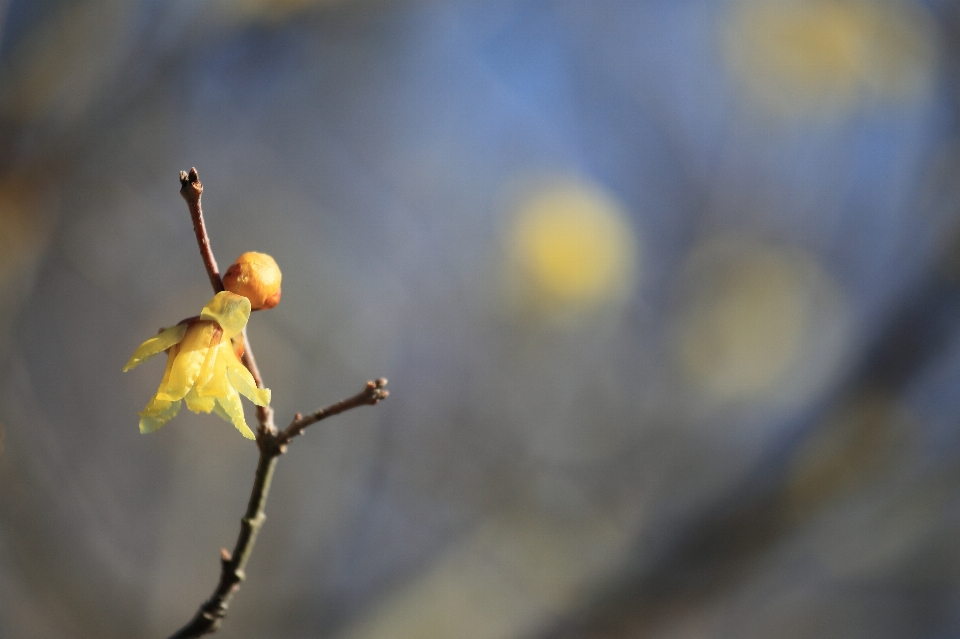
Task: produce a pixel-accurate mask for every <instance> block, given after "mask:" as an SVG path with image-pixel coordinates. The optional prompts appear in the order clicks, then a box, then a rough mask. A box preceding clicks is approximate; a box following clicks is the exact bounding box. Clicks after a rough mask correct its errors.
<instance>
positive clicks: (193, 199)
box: [180, 168, 223, 293]
mask: <svg viewBox="0 0 960 639" xmlns="http://www.w3.org/2000/svg"><path fill="white" fill-rule="evenodd" d="M180 195H182V196H183V199H184V200H186V201H187V207H189V209H190V219H192V220H193V232H194V234H195V235H196V236H197V244H199V245H200V257H201V258H203V266H204V267H205V268H206V269H207V277H209V278H210V284H211V285H213V292H214V293H219V292H220V291H222V290H223V280H221V279H220V271H219V270H218V269H217V260H216V259H214V257H213V250H212V249H211V248H210V238H209V237H208V236H207V227H206V225H205V224H204V223H203V210H202V209H201V208H200V196H201V195H203V184H201V183H200V175H199V174H197V169H196V168H191V169H190V172H189V173H187V172H186V171H180Z"/></svg>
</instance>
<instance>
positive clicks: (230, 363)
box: [222, 350, 270, 406]
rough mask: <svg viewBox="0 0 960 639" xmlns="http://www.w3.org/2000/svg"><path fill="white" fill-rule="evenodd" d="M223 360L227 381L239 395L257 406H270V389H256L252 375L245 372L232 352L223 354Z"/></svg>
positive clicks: (241, 363)
mask: <svg viewBox="0 0 960 639" xmlns="http://www.w3.org/2000/svg"><path fill="white" fill-rule="evenodd" d="M222 356H223V358H224V359H225V360H226V364H227V379H229V380H230V383H231V384H233V387H234V388H236V389H237V390H238V391H240V393H242V394H243V395H244V396H245V397H246V398H247V399H249V400H250V401H251V402H253V403H254V404H256V405H258V406H267V405H269V404H270V389H269V388H257V383H256V382H255V381H253V375H251V374H250V371H249V370H247V367H246V366H244V365H243V362H241V361H240V360H239V359H237V355H236V353H234V352H233V350H229V351H227V352H225V353H223V355H222Z"/></svg>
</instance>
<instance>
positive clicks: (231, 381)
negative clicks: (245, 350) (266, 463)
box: [123, 291, 270, 439]
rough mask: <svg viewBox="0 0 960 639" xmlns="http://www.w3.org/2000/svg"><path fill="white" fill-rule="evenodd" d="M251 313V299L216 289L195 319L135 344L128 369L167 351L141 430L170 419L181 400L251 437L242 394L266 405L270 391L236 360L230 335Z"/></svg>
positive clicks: (143, 414) (241, 328)
mask: <svg viewBox="0 0 960 639" xmlns="http://www.w3.org/2000/svg"><path fill="white" fill-rule="evenodd" d="M249 317H250V300H248V299H247V298H246V297H243V296H241V295H235V294H233V293H230V292H228V291H224V292H222V293H217V294H216V295H215V296H214V298H213V299H212V300H210V301H209V302H208V303H207V305H206V306H204V307H203V310H202V311H201V312H200V316H199V317H195V318H191V319H189V320H184V321H182V322H180V323H179V324H177V325H176V326H173V327H172V328H168V329H166V330H163V331H161V332H160V333H159V334H158V335H156V336H155V337H151V338H150V339H148V340H147V341H145V342H144V343H143V344H141V345H140V346H139V348H137V350H136V351H135V352H134V353H133V356H132V357H131V358H130V361H128V362H127V364H126V366H124V367H123V371H124V372H127V371H128V370H130V369H131V368H133V367H135V366H137V365H139V364H140V363H141V362H143V361H145V360H147V359H149V358H150V357H153V356H154V355H156V354H158V353H160V352H162V351H166V352H167V368H166V370H165V371H164V373H163V381H161V382H160V388H158V389H157V394H156V395H154V396H153V399H151V400H150V403H148V404H147V407H146V408H145V409H143V412H141V413H140V432H141V433H150V432H153V431H155V430H157V429H158V428H160V427H161V426H163V425H164V424H165V423H167V422H168V421H169V420H170V419H172V418H173V417H174V416H175V415H176V414H177V412H178V411H179V410H180V400H186V402H187V408H189V409H190V410H192V411H193V412H195V413H200V412H204V413H209V412H211V411H213V412H214V413H216V414H217V415H219V416H220V417H222V418H223V419H225V420H226V421H228V422H230V423H231V424H233V425H234V426H236V428H237V430H239V431H240V434H241V435H243V436H244V437H246V438H247V439H254V435H253V432H252V431H251V430H250V428H249V427H248V426H247V422H246V420H245V419H244V417H243V406H242V405H241V404H240V395H241V394H243V395H245V396H246V397H247V399H249V400H250V401H252V402H253V403H255V404H257V405H259V406H266V405H267V404H269V403H270V390H269V389H266V388H264V389H260V388H257V385H256V383H255V382H254V381H253V376H252V375H251V374H250V371H248V370H247V368H246V367H245V366H244V365H243V364H242V363H241V362H240V359H239V358H238V357H237V354H236V352H235V351H234V348H233V344H232V343H231V339H233V338H234V337H238V336H239V335H240V332H241V331H242V330H243V327H244V326H246V324H247V319H248V318H249Z"/></svg>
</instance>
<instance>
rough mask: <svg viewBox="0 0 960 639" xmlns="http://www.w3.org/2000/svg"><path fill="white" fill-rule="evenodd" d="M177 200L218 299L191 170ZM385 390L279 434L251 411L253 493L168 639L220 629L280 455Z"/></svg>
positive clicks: (368, 389)
mask: <svg viewBox="0 0 960 639" xmlns="http://www.w3.org/2000/svg"><path fill="white" fill-rule="evenodd" d="M180 194H181V195H183V199H185V200H186V201H187V206H188V207H189V208H190V217H191V218H192V219H193V230H194V232H195V233H196V235H197V244H198V245H199V246H200V255H201V257H202V258H203V265H204V267H205V268H206V269H207V275H208V276H209V277H210V283H211V284H212V285H213V290H214V291H215V292H217V293H219V292H220V291H222V290H223V281H222V280H221V279H220V272H219V271H218V270H217V261H216V259H214V257H213V251H212V250H211V248H210V239H209V238H208V237H207V229H206V227H205V226H204V224H203V213H202V211H201V210H200V196H201V195H202V194H203V185H202V184H200V177H199V176H198V175H197V170H196V169H190V173H187V172H186V171H181V172H180ZM242 335H243V341H244V352H243V358H242V361H243V364H244V365H245V366H246V367H247V368H248V369H249V370H250V374H251V375H253V379H254V381H255V382H256V383H257V386H258V387H259V388H263V379H262V378H261V376H260V370H259V369H258V368H257V361H256V359H254V357H253V351H252V350H251V349H250V341H249V340H248V339H247V331H246V328H244V330H243V333H242ZM386 385H387V380H386V379H384V378H380V379H378V380H376V381H375V382H367V384H366V386H365V387H364V389H363V390H362V391H360V392H359V393H357V394H356V395H354V396H353V397H350V398H348V399H345V400H342V401H339V402H337V403H336V404H331V405H330V406H327V407H326V408H321V409H320V410H318V411H316V412H314V413H310V414H309V415H307V416H306V417H301V415H300V414H299V413H297V416H296V418H294V420H293V422H291V424H290V426H288V427H287V428H286V429H285V430H284V431H283V432H282V433H279V434H278V433H277V427H276V426H275V425H274V422H273V409H272V408H270V407H269V406H258V407H257V422H258V423H259V428H258V429H257V446H258V447H259V448H260V458H259V461H258V462H257V472H256V475H254V479H253V487H252V488H251V489H250V501H248V502H247V512H246V513H245V514H244V516H243V519H241V520H240V535H239V536H238V537H237V543H236V544H235V545H234V548H233V553H229V552H227V551H226V549H224V550H222V551H221V554H220V581H219V582H218V583H217V587H216V589H215V590H214V591H213V594H212V595H210V598H209V599H207V600H206V601H205V602H204V603H203V604H202V605H201V606H200V609H199V610H198V611H197V614H195V615H194V616H193V619H191V620H190V622H189V623H187V625H185V626H184V627H183V628H181V629H180V630H178V631H177V632H176V633H174V634H173V635H172V636H171V637H170V639H196V638H197V637H202V636H203V635H206V634H211V633H214V632H216V631H217V630H218V629H219V628H220V624H221V622H222V621H223V618H224V617H225V616H226V614H227V608H228V607H229V606H230V600H231V599H232V598H233V595H234V593H235V592H236V591H237V590H239V588H240V583H241V582H242V581H243V579H244V576H245V575H244V570H245V568H246V565H247V561H248V560H249V559H250V554H251V553H252V552H253V545H254V542H256V540H257V533H259V532H260V527H261V526H263V522H264V520H265V519H266V518H267V516H266V514H265V512H264V507H265V506H266V503H267V495H268V494H269V492H270V481H271V479H272V478H273V471H274V469H275V468H276V465H277V459H278V458H279V457H280V455H282V454H283V453H285V452H286V449H287V444H288V443H289V442H290V440H291V439H293V438H294V437H296V436H297V435H299V434H300V433H302V432H303V429H304V428H306V427H307V426H309V425H310V424H314V423H316V422H318V421H320V420H321V419H326V418H327V417H331V416H333V415H337V414H338V413H342V412H343V411H345V410H350V409H351V408H356V407H358V406H363V405H373V404H376V403H377V402H379V401H380V400H383V399H386V398H387V396H388V395H389V394H390V393H389V392H388V391H387V390H385V388H384V387H385V386H386Z"/></svg>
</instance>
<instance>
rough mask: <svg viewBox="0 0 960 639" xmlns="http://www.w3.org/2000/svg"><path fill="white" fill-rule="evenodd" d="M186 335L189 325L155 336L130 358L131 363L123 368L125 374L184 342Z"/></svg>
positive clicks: (176, 327) (174, 327) (179, 325)
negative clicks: (181, 341)
mask: <svg viewBox="0 0 960 639" xmlns="http://www.w3.org/2000/svg"><path fill="white" fill-rule="evenodd" d="M186 333H187V325H186V324H177V325H176V326H173V327H171V328H168V329H166V330H163V331H161V332H160V334H159V335H154V336H153V337H151V338H150V339H148V340H147V341H145V342H144V343H143V344H141V345H140V346H138V347H137V350H135V351H134V352H133V355H132V356H131V357H130V361H128V362H127V363H126V365H125V366H124V367H123V372H124V373H126V372H127V371H128V370H130V369H131V368H133V367H134V366H138V365H139V364H140V363H141V362H144V361H146V360H148V359H150V358H151V357H153V356H154V355H156V354H157V353H162V352H163V351H165V350H167V349H168V348H170V347H171V346H173V345H174V344H176V343H177V342H179V341H180V340H182V339H183V336H184V335H186Z"/></svg>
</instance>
